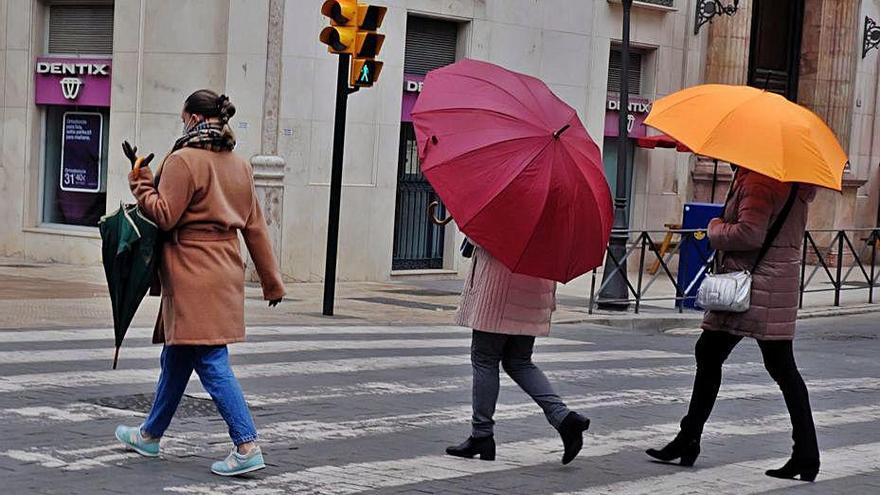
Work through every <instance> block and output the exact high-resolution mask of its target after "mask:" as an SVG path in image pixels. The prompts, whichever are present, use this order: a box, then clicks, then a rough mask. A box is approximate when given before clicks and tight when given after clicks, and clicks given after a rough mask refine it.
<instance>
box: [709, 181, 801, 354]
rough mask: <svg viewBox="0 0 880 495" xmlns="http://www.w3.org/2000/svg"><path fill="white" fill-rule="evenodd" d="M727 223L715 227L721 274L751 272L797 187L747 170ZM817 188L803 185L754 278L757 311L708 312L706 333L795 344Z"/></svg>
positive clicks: (712, 237) (712, 240)
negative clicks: (809, 217) (807, 232)
mask: <svg viewBox="0 0 880 495" xmlns="http://www.w3.org/2000/svg"><path fill="white" fill-rule="evenodd" d="M733 188H734V189H733V195H732V196H731V199H730V202H729V203H728V205H727V208H726V209H725V213H724V219H723V220H722V219H718V218H716V219H714V220H712V221H711V222H710V223H709V229H708V234H709V242H710V243H711V244H712V248H714V249H717V250H719V251H721V252H722V253H721V270H720V271H721V272H722V273H726V272H732V271H739V270H750V271H751V269H752V266H753V265H754V262H755V259H756V258H757V257H758V252H759V251H760V249H761V245H762V244H763V243H764V239H765V238H766V236H767V231H768V230H769V229H770V226H771V225H772V223H773V222H774V221H775V220H776V217H777V216H778V215H779V213H780V212H781V211H782V208H783V207H784V206H785V202H786V201H787V200H788V195H789V192H790V190H791V189H790V188H791V185H790V184H784V183H782V182H779V181H777V180H774V179H771V178H769V177H766V176H764V175H760V174H758V173H755V172H749V171H748V170H744V169H741V170H740V172H739V173H738V174H737V179H736V181H735V182H734V185H733ZM815 196H816V190H815V187H813V186H809V185H806V184H801V185H800V186H799V193H798V197H797V199H796V200H795V201H794V204H793V205H792V208H791V212H790V213H789V215H788V218H787V219H786V221H785V223H784V224H783V226H782V229H781V230H780V232H779V235H778V236H777V237H776V240H775V241H774V242H773V244H772V246H771V247H770V249H769V250H768V251H767V255H766V256H765V257H764V260H763V261H762V262H761V264H760V265H758V269H757V270H756V271H755V273H753V275H752V276H753V279H752V295H751V306H750V308H749V310H748V311H746V312H745V313H726V312H715V311H707V312H706V316H705V318H704V319H703V329H704V330H717V331H724V332H728V333H732V334H734V335H742V336H746V337H754V338H756V339H759V340H792V339H793V338H794V332H795V323H796V321H797V309H798V294H799V289H800V260H801V249H802V246H803V237H804V229H805V228H806V224H807V211H808V208H809V203H810V202H811V201H812V200H813V198H815Z"/></svg>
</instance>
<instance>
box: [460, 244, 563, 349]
mask: <svg viewBox="0 0 880 495" xmlns="http://www.w3.org/2000/svg"><path fill="white" fill-rule="evenodd" d="M471 263H472V264H471V270H470V275H468V277H467V280H465V284H464V289H463V290H462V293H461V306H460V307H459V310H458V314H457V317H456V324H457V325H460V326H463V327H468V328H473V329H474V330H481V331H483V332H491V333H503V334H508V335H534V336H545V335H548V334H549V333H550V315H551V314H552V313H553V311H554V310H555V309H556V282H554V281H552V280H545V279H541V278H535V277H530V276H528V275H520V274H516V273H512V272H511V271H510V270H509V269H508V268H507V267H506V266H504V264H503V263H501V262H500V261H498V260H496V259H495V258H493V257H492V256H491V255H490V254H489V253H488V252H487V251H485V250H483V249H482V248H480V247H477V248H476V249H475V250H474V255H473V258H472V261H471Z"/></svg>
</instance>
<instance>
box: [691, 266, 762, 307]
mask: <svg viewBox="0 0 880 495" xmlns="http://www.w3.org/2000/svg"><path fill="white" fill-rule="evenodd" d="M751 301H752V274H751V273H750V272H748V271H746V270H743V271H741V272H733V273H722V274H720V275H716V274H714V273H707V274H706V278H704V279H703V283H702V284H700V288H699V289H697V302H696V304H697V306H699V307H701V308H703V309H705V310H709V311H728V312H730V313H745V312H746V311H748V310H749V306H750V305H751Z"/></svg>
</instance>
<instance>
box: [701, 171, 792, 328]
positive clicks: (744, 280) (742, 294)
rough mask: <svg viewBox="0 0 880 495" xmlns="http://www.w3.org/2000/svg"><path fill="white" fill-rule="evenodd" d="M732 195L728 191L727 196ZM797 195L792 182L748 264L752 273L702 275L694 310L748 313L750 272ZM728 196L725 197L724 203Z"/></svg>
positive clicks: (710, 262)
mask: <svg viewBox="0 0 880 495" xmlns="http://www.w3.org/2000/svg"><path fill="white" fill-rule="evenodd" d="M732 192H733V190H732V188H731V195H732ZM797 192H798V185H797V183H795V184H794V185H792V186H791V192H789V194H788V200H787V201H786V202H785V206H783V207H782V211H780V212H779V216H777V217H776V220H775V221H774V222H773V225H771V226H770V230H768V231H767V237H766V239H764V244H763V245H762V246H761V251H760V252H759V253H758V257H757V258H756V259H755V264H754V265H752V270H751V271H749V270H742V271H738V272H731V273H720V274H716V273H711V272H710V273H706V278H704V279H703V282H702V283H701V284H700V288H699V289H697V300H696V305H697V306H698V307H700V308H703V309H705V310H707V311H725V312H728V313H745V312H746V311H748V310H749V307H751V301H752V273H754V272H755V270H756V269H757V268H758V265H759V264H760V263H761V261H762V260H763V259H764V256H765V255H766V254H767V251H768V250H770V246H771V245H772V244H773V241H774V240H776V236H777V235H778V234H779V231H780V230H782V225H783V224H784V223H785V220H786V218H788V214H789V212H790V211H791V207H792V205H794V200H795V198H796V197H797ZM731 195H728V201H729V200H730V196H731ZM725 208H726V205H725ZM722 217H723V213H722ZM713 261H714V256H713V259H712V260H710V261H709V264H710V265H712V264H713Z"/></svg>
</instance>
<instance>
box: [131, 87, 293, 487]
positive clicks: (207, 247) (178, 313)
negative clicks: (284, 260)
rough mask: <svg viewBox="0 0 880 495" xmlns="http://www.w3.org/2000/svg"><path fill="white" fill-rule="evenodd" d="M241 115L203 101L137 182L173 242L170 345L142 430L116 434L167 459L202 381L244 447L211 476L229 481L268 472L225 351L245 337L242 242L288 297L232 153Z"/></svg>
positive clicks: (222, 99)
mask: <svg viewBox="0 0 880 495" xmlns="http://www.w3.org/2000/svg"><path fill="white" fill-rule="evenodd" d="M234 114H235V107H234V106H233V105H232V103H230V101H229V98H227V97H226V96H225V95H217V93H215V92H213V91H210V90H200V91H196V92H195V93H193V94H192V95H190V96H189V98H187V99H186V102H185V104H184V107H183V112H182V113H181V118H182V120H183V123H184V136H183V137H181V138H180V139H178V140H177V142H176V143H175V145H174V149H173V150H172V152H171V153H170V154H169V155H168V157H167V158H166V159H165V161H164V162H163V163H162V164H161V165H160V166H159V169H158V170H157V172H156V178H154V176H153V174H152V173H151V172H150V169H149V168H148V167H147V165H149V161H150V159H152V155H150V156H149V157H147V158H146V159H145V160H143V164H142V166H141V167H140V168H138V169H137V170H132V173H131V174H130V175H129V180H130V185H131V190H132V192H133V193H134V196H135V197H136V198H137V201H138V204H139V205H140V207H141V209H142V210H143V211H144V212H145V213H146V214H147V215H148V216H149V217H150V218H151V219H152V220H153V221H155V222H156V224H157V225H158V227H159V228H160V229H161V230H162V231H163V232H166V233H167V235H166V238H167V240H166V242H164V243H163V245H162V255H161V257H160V260H161V261H160V270H159V278H160V281H161V285H162V303H161V309H160V315H159V319H158V321H157V323H156V329H155V331H154V335H153V340H154V343H164V348H163V349H162V357H161V365H162V373H161V375H160V377H159V383H158V386H157V390H156V398H155V400H154V403H153V407H152V410H151V411H150V414H149V416H148V417H147V419H146V421H145V422H144V423H143V424H142V425H141V426H140V427H134V428H129V427H125V426H120V427H119V428H118V429H117V431H116V437H117V439H118V440H119V441H121V442H122V443H123V444H125V445H126V446H128V447H130V448H132V449H134V450H135V451H137V452H139V453H141V454H143V455H146V456H151V457H155V456H158V455H159V439H160V438H161V437H162V435H163V434H164V433H165V430H166V429H167V428H168V425H169V423H170V422H171V418H172V416H173V415H174V412H175V410H176V409H177V406H178V404H179V403H180V399H181V397H182V395H183V392H184V390H185V389H186V385H187V383H188V382H189V378H190V376H191V375H192V372H193V371H195V372H196V373H197V374H198V375H199V378H200V380H201V382H202V385H203V386H204V387H205V390H206V391H207V392H208V393H209V394H210V395H211V397H212V398H213V399H214V402H215V403H216V404H217V408H218V410H219V411H220V414H221V415H222V416H223V419H224V420H226V423H227V425H228V426H229V435H230V436H231V437H232V441H233V443H234V444H235V445H236V449H235V450H233V452H232V453H231V454H230V455H229V457H227V458H226V460H225V461H221V462H217V463H214V465H213V466H212V468H211V470H212V471H213V472H214V473H216V474H219V475H224V476H231V475H238V474H243V473H246V472H250V471H255V470H257V469H262V468H263V467H265V465H264V463H263V456H262V452H261V451H260V448H259V447H257V446H256V445H255V443H254V442H255V440H256V438H257V431H256V427H255V426H254V422H253V418H252V417H251V414H250V412H249V410H248V406H247V403H246V402H245V400H244V396H243V395H242V392H241V388H240V386H239V384H238V381H237V380H236V378H235V375H234V374H233V373H232V369H231V367H230V365H229V354H228V351H227V348H226V344H230V343H233V342H239V341H242V340H244V335H245V331H244V262H243V260H242V257H241V252H240V245H239V238H238V233H239V232H241V234H242V237H244V241H245V244H246V245H247V248H248V251H249V252H250V255H251V258H252V259H253V260H254V265H255V266H256V268H257V272H258V273H259V276H260V281H261V282H262V286H263V297H264V299H266V300H267V301H269V305H270V306H275V305H277V304H278V303H279V302H280V301H281V299H282V297H283V296H284V285H283V283H282V281H281V274H280V272H279V269H278V264H277V262H276V260H275V255H274V254H273V251H272V245H271V243H270V241H269V236H268V229H267V227H266V221H265V219H264V218H263V213H262V211H261V210H260V205H259V202H258V201H257V196H256V193H255V190H254V180H253V173H252V170H251V167H250V164H248V162H247V161H245V160H244V159H242V158H241V157H239V156H238V155H236V154H235V153H233V152H232V149H233V148H234V147H235V137H234V136H233V134H232V130H231V129H230V127H229V125H228V122H229V119H230V118H231V117H232V116H233V115H234ZM123 148H124V149H125V152H126V155H127V156H128V157H129V159H130V160H131V161H132V166H133V167H134V164H135V161H136V160H137V157H136V155H135V152H136V151H137V150H136V149H133V148H132V147H131V146H130V145H128V143H125V144H124V145H123ZM159 179H161V180H159ZM157 182H158V186H157V185H156V183H157Z"/></svg>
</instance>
